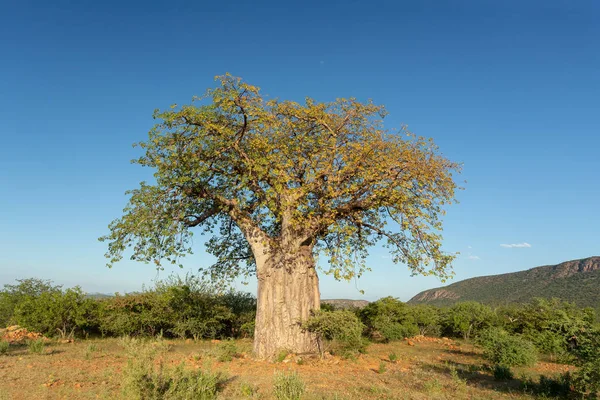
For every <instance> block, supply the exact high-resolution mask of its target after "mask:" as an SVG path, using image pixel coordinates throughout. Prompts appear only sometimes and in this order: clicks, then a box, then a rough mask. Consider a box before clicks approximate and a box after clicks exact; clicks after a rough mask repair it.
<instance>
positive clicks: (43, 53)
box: [0, 0, 600, 300]
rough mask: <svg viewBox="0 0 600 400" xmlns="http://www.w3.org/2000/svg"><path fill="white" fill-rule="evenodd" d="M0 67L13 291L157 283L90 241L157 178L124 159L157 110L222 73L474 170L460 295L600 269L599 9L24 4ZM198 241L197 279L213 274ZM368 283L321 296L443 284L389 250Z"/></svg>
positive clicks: (455, 228)
mask: <svg viewBox="0 0 600 400" xmlns="http://www.w3.org/2000/svg"><path fill="white" fill-rule="evenodd" d="M286 3H287V4H288V5H286ZM321 3H323V4H321ZM0 51H1V52H0V121H2V124H1V125H0V135H1V142H0V143H1V144H0V195H1V196H0V284H3V283H9V282H12V281H13V280H14V279H15V278H18V277H29V276H35V277H42V278H47V279H52V280H54V281H55V282H57V283H61V284H65V285H67V286H72V285H76V284H79V285H81V286H82V287H83V288H84V289H85V290H88V291H92V292H95V291H100V292H114V291H121V292H123V291H131V290H137V289H139V288H140V287H141V285H142V284H146V285H148V284H151V280H152V279H154V278H155V277H156V271H155V270H154V269H153V268H152V267H151V266H147V265H143V264H139V265H138V264H134V263H131V262H122V263H121V264H118V265H117V266H116V267H115V268H113V269H112V270H109V269H107V268H106V267H105V266H104V265H105V260H104V258H103V254H104V251H105V247H104V246H105V245H104V244H102V243H99V242H98V241H97V238H98V237H99V236H101V235H103V234H105V233H106V232H107V224H108V223H109V222H110V221H111V220H112V219H114V218H116V217H118V216H119V214H120V212H121V210H122V208H123V206H124V205H125V204H126V200H127V199H126V197H125V196H124V191H125V190H127V189H131V188H134V187H136V186H137V184H138V182H139V181H141V180H144V179H147V178H148V175H149V171H147V170H144V169H142V168H140V167H138V166H135V165H130V164H129V160H130V159H132V158H134V157H136V156H137V155H138V153H137V150H136V149H133V148H132V147H131V144H132V143H133V142H137V141H140V140H145V138H146V137H147V136H146V135H147V131H148V129H149V128H150V127H151V126H152V123H153V120H152V118H151V115H152V111H153V110H154V109H155V108H165V107H167V106H168V105H170V104H172V103H179V104H185V103H187V102H189V100H190V99H191V97H192V96H193V95H198V94H202V93H203V92H204V90H205V89H206V88H208V87H212V86H214V85H215V83H214V81H213V77H214V76H215V75H219V74H223V73H225V72H230V73H232V74H234V75H237V76H241V77H243V78H244V79H245V80H246V81H248V82H250V83H251V84H255V85H257V86H260V87H261V88H262V89H263V92H264V93H266V94H269V95H271V96H274V97H275V96H276V97H279V98H283V99H293V100H302V99H303V98H304V97H305V96H311V97H314V98H316V99H318V100H321V101H328V100H333V99H335V98H336V97H350V96H354V97H357V98H359V99H362V100H366V99H368V98H372V99H373V100H374V101H375V102H377V103H380V104H385V105H386V106H387V108H388V111H389V113H390V115H389V117H388V118H387V119H386V121H387V126H388V127H389V128H395V127H398V126H400V124H407V125H408V126H409V128H410V129H411V130H412V131H413V132H415V133H416V134H419V135H422V136H428V137H433V138H434V139H435V141H436V143H437V144H438V145H439V146H440V148H441V151H442V152H443V153H444V154H445V155H446V156H448V157H449V158H451V159H452V160H454V161H460V162H463V163H464V172H463V174H462V177H461V179H465V180H467V184H466V185H465V187H466V190H465V191H461V192H460V193H459V194H458V197H459V200H460V204H458V205H456V206H453V207H451V208H449V210H448V215H447V218H446V219H445V226H446V228H445V242H444V243H445V249H446V250H447V251H451V252H455V251H459V252H461V256H460V257H459V258H458V259H457V260H456V262H455V271H456V280H458V279H464V278H467V277H472V276H478V275H488V274H497V273H503V272H510V271H517V270H522V269H526V268H530V267H534V266H537V265H543V264H554V263H558V262H560V261H564V260H569V259H575V258H583V257H587V256H592V255H600V231H599V227H600V182H599V174H600V155H599V154H600V151H599V150H600V121H599V118H600V2H598V1H595V0H587V1H586V0H578V1H570V0H569V1H566V0H565V1H556V0H544V1H532V0H530V1H512V0H509V1H487V0H471V1H460V0H453V1H388V2H377V1H368V2H367V1H327V2H320V1H319V2H316V1H315V2H312V1H303V2H282V1H277V2H275V1H273V2H263V1H256V2H255V1H230V2H227V3H222V2H202V1H181V2H152V1H144V2H130V1H120V2H116V1H101V2H98V1H97V2H91V1H62V0H57V1H52V2H47V1H18V2H17V1H14V2H4V4H3V7H2V12H1V13H0ZM198 242H199V243H197V255H196V256H194V257H193V258H190V259H189V260H188V261H187V267H186V268H187V269H186V270H185V271H189V270H196V269H197V268H198V266H201V265H207V264H208V263H209V262H210V261H209V260H208V259H207V257H206V256H205V255H204V254H203V252H202V243H201V241H198ZM524 243H527V244H528V245H529V247H527V245H525V244H524ZM502 244H504V245H513V244H515V245H520V246H521V247H514V246H513V247H510V246H501V245H502ZM370 265H371V267H372V268H373V271H372V272H371V273H370V274H368V275H367V276H365V277H364V278H363V279H361V280H359V281H358V283H354V282H353V283H350V284H346V283H335V282H333V281H332V280H331V279H328V278H326V277H323V278H322V281H321V282H322V285H321V292H322V296H323V297H324V298H328V297H329V298H331V297H349V298H367V299H375V298H378V297H381V296H385V295H392V296H396V297H399V298H401V299H404V300H407V299H408V298H410V297H411V296H412V295H414V294H416V293H417V292H419V291H420V290H423V289H426V288H430V287H435V286H439V285H440V283H439V281H438V280H436V279H435V278H411V277H409V273H408V271H407V269H406V267H405V266H402V265H399V266H394V265H392V264H391V261H390V259H389V258H386V255H385V253H384V252H383V250H382V249H374V250H373V252H372V256H371V258H370ZM185 271H184V272H185ZM167 273H168V271H165V272H162V273H161V275H160V276H165V275H166V274H167ZM357 287H358V288H360V289H364V290H365V291H366V294H365V296H364V297H363V296H361V295H360V294H359V293H358V291H357ZM254 289H255V288H254V286H253V285H250V286H249V287H248V288H247V290H249V291H254Z"/></svg>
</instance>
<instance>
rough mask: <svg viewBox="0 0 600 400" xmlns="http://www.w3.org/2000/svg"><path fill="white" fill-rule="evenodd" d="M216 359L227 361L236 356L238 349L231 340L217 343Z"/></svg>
mask: <svg viewBox="0 0 600 400" xmlns="http://www.w3.org/2000/svg"><path fill="white" fill-rule="evenodd" d="M216 355H217V360H218V361H220V362H229V361H231V360H233V359H234V357H237V356H238V349H237V346H236V345H235V343H234V342H233V340H226V341H224V342H221V343H219V344H218V345H217V349H216Z"/></svg>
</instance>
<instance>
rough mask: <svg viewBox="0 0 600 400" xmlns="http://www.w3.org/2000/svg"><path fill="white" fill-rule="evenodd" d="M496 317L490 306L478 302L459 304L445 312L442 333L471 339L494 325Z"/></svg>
mask: <svg viewBox="0 0 600 400" xmlns="http://www.w3.org/2000/svg"><path fill="white" fill-rule="evenodd" d="M495 321H496V315H495V314H494V312H493V311H492V309H491V308H490V307H489V306H486V305H485V304H481V303H478V302H476V301H466V302H463V303H457V304H455V305H453V306H452V307H450V308H449V309H447V310H445V312H444V316H443V318H442V320H441V324H442V333H443V334H444V335H447V336H458V337H462V338H463V339H469V338H471V337H472V336H476V335H477V334H478V333H479V332H481V331H482V330H484V329H486V328H488V327H490V326H492V325H494V323H495Z"/></svg>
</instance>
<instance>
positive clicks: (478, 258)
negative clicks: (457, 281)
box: [468, 254, 481, 260]
mask: <svg viewBox="0 0 600 400" xmlns="http://www.w3.org/2000/svg"><path fill="white" fill-rule="evenodd" d="M468 259H469V260H481V258H480V257H479V256H472V255H470V254H469V257H468Z"/></svg>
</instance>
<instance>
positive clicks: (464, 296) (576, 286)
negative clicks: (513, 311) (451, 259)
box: [409, 257, 600, 310]
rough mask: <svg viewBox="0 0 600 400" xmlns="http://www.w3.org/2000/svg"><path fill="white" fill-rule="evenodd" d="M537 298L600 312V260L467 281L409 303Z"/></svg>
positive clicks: (436, 290) (424, 294) (566, 263)
mask: <svg viewBox="0 0 600 400" xmlns="http://www.w3.org/2000/svg"><path fill="white" fill-rule="evenodd" d="M534 297H545V298H550V297H558V298H560V299H563V300H567V301H571V302H575V303H576V304H577V305H579V306H581V307H593V308H596V309H599V310H600V257H590V258H585V259H582V260H573V261H567V262H563V263H561V264H557V265H545V266H542V267H536V268H532V269H529V270H526V271H520V272H513V273H508V274H502V275H492V276H482V277H478V278H471V279H466V280H464V281H460V282H456V283H453V284H451V285H448V286H445V287H443V288H437V289H430V290H426V291H424V292H421V293H419V294H418V295H416V296H415V297H413V298H412V299H411V300H410V301H409V303H413V304H415V303H429V304H434V305H450V304H453V303H456V302H458V301H468V300H475V301H479V302H482V303H488V304H503V303H513V302H526V301H529V300H531V299H532V298H534Z"/></svg>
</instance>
